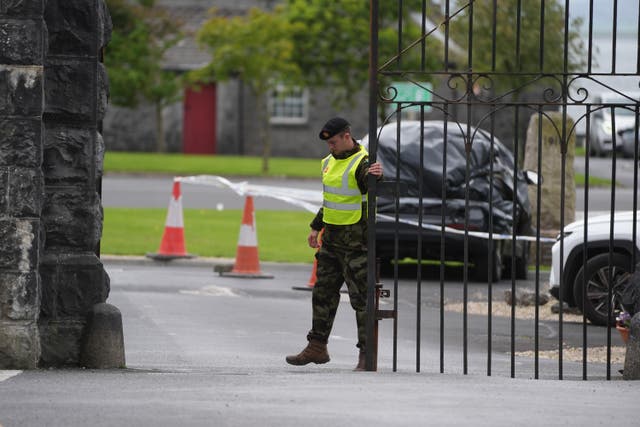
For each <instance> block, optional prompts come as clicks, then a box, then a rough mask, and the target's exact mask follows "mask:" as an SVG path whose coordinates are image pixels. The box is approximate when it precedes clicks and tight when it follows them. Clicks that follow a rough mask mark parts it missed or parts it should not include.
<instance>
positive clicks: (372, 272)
mask: <svg viewBox="0 0 640 427" xmlns="http://www.w3.org/2000/svg"><path fill="white" fill-rule="evenodd" d="M377 101H378V0H369V135H371V138H369V159H370V161H371V162H375V161H376V151H377V148H378V135H377V133H376V129H377V117H378V103H377ZM367 184H368V187H369V194H368V198H367V220H368V222H369V229H368V231H367V238H368V248H367V249H368V251H367V328H366V329H367V343H368V344H367V348H366V357H365V368H366V370H367V371H373V370H375V366H376V360H377V351H378V349H377V348H372V347H373V345H372V343H373V341H374V325H375V316H376V313H375V292H376V251H375V241H376V227H375V221H376V179H375V177H374V176H373V175H369V177H368V183H367Z"/></svg>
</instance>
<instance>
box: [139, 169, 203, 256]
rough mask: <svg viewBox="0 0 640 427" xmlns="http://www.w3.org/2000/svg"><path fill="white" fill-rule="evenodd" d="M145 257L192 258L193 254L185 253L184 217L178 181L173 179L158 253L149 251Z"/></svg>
mask: <svg viewBox="0 0 640 427" xmlns="http://www.w3.org/2000/svg"><path fill="white" fill-rule="evenodd" d="M147 257H149V258H152V259H155V260H158V261H169V260H172V259H176V258H193V257H195V255H191V254H188V253H187V250H186V247H185V244H184V218H183V216H182V194H181V193H180V181H179V180H177V179H175V180H174V181H173V192H172V194H171V200H170V201H169V209H168V210H167V219H166V221H165V227H164V233H163V234H162V241H161V242H160V249H159V250H158V253H149V254H147Z"/></svg>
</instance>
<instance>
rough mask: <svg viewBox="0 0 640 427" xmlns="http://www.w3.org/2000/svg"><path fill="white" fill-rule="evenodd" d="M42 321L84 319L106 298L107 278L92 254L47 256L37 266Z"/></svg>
mask: <svg viewBox="0 0 640 427" xmlns="http://www.w3.org/2000/svg"><path fill="white" fill-rule="evenodd" d="M40 275H41V277H42V294H43V303H42V310H41V313H40V315H41V318H42V319H53V320H60V319H64V318H84V316H86V314H87V313H88V312H89V310H90V309H91V307H93V306H94V305H95V304H98V303H102V302H104V301H106V299H107V297H108V296H109V276H108V275H107V273H106V272H105V270H104V267H103V265H102V263H101V262H100V260H99V259H98V257H97V256H96V255H95V254H92V253H84V254H74V255H70V254H67V255H60V254H51V253H50V254H47V255H45V256H44V257H43V259H42V262H41V264H40Z"/></svg>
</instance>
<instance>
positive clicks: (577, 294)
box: [549, 212, 640, 325]
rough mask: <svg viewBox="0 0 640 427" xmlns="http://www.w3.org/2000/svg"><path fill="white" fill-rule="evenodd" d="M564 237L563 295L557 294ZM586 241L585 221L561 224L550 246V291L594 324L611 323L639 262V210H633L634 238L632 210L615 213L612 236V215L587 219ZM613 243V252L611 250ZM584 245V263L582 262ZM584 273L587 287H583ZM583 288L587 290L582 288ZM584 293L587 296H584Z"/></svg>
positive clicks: (558, 292)
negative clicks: (560, 232)
mask: <svg viewBox="0 0 640 427" xmlns="http://www.w3.org/2000/svg"><path fill="white" fill-rule="evenodd" d="M561 237H562V240H563V241H564V246H563V259H562V265H563V269H562V275H563V277H564V280H563V282H562V295H560V239H561ZM586 241H587V242H588V244H586V245H585V236H584V221H583V220H580V221H576V222H573V223H571V224H569V225H567V226H566V227H565V228H564V231H563V233H562V236H558V241H557V242H556V243H555V244H554V245H553V248H552V250H551V273H550V275H549V287H550V292H551V294H552V295H553V296H554V297H556V298H558V299H559V300H561V301H564V302H566V303H567V304H568V305H569V306H572V307H578V308H579V309H580V310H582V311H583V312H584V314H585V315H586V317H587V318H588V319H589V320H590V321H591V323H593V324H595V325H607V324H611V325H613V324H614V323H615V311H616V310H620V309H621V308H622V307H621V303H620V292H621V291H622V288H623V287H624V284H625V283H626V281H627V279H628V278H629V276H630V275H631V272H632V271H633V268H632V263H633V259H634V258H633V254H634V252H635V262H636V263H638V262H640V212H636V238H635V240H634V239H633V212H616V213H615V214H614V231H613V240H611V216H610V215H601V216H595V217H591V218H589V220H588V221H587V240H586ZM610 243H612V247H613V252H611V253H610V248H611V245H610ZM585 249H587V256H586V260H587V261H586V264H585V262H584V259H585V258H584V254H585ZM585 275H586V283H587V287H586V289H585V288H584V283H585ZM610 283H613V287H612V289H613V291H612V300H611V301H612V303H613V304H612V311H611V313H612V315H611V321H609V304H608V303H607V302H608V301H609V287H610V286H609V285H610ZM585 291H586V292H585ZM585 295H586V298H584V296H585Z"/></svg>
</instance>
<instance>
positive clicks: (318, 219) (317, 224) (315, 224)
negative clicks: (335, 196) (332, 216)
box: [309, 208, 324, 231]
mask: <svg viewBox="0 0 640 427" xmlns="http://www.w3.org/2000/svg"><path fill="white" fill-rule="evenodd" d="M322 218H323V211H322V208H320V209H319V210H318V213H317V214H316V216H315V218H313V221H311V224H309V226H310V227H311V228H312V229H314V230H316V231H320V230H322V228H323V227H324V222H323V221H322Z"/></svg>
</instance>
